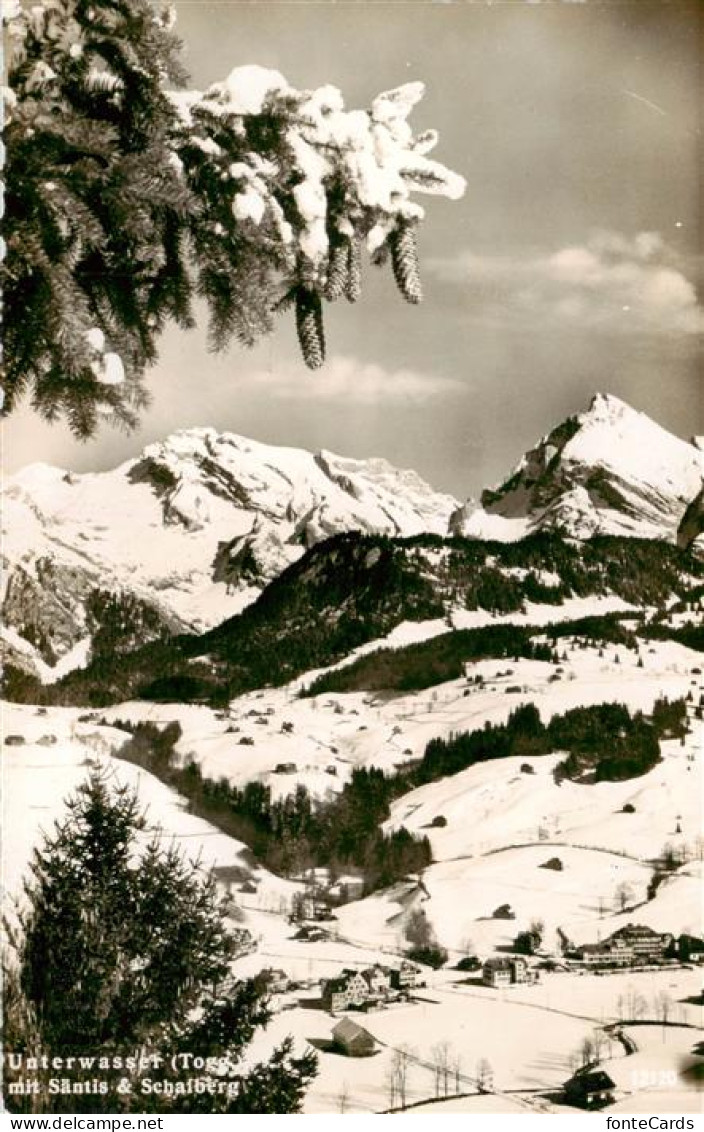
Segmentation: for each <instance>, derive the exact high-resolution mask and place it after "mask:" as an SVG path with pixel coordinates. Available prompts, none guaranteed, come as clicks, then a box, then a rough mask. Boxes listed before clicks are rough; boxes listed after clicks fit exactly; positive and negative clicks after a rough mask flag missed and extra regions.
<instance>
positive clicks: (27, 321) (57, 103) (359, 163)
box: [2, 0, 464, 436]
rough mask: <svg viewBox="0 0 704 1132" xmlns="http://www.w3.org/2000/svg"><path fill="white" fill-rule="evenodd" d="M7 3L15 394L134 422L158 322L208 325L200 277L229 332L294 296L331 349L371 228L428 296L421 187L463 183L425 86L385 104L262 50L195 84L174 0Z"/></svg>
mask: <svg viewBox="0 0 704 1132" xmlns="http://www.w3.org/2000/svg"><path fill="white" fill-rule="evenodd" d="M7 8H8V10H7V13H6V22H7V24H8V28H7V41H8V48H9V50H8V78H9V84H10V89H9V93H8V96H7V100H6V115H5V117H6V128H5V143H6V151H7V161H6V169H5V173H6V185H7V191H6V203H5V220H4V231H5V238H6V246H7V254H6V259H5V262H4V265H3V267H2V284H3V288H4V296H5V320H4V321H5V342H4V347H5V359H4V360H5V411H7V412H9V411H11V410H12V408H13V406H14V405H15V404H16V402H17V400H18V399H19V398H20V397H21V396H22V395H23V394H30V395H31V398H32V403H33V405H34V407H35V409H37V410H38V411H39V412H40V413H41V414H42V415H43V416H45V417H46V418H47V419H49V420H52V419H54V418H56V417H57V416H59V415H61V414H64V415H65V416H66V417H67V419H68V422H69V424H70V426H71V428H72V429H73V431H74V432H75V433H76V434H77V435H79V436H90V435H91V434H92V433H93V432H94V431H95V429H96V427H97V425H98V423H99V419H100V418H101V417H105V418H106V419H108V420H110V421H112V422H117V423H121V424H123V425H126V426H131V425H133V424H134V423H135V422H136V416H137V412H138V410H139V409H140V407H142V406H143V405H144V403H145V393H144V390H143V386H142V378H143V375H144V372H145V369H146V368H147V367H148V366H149V365H150V364H151V363H153V362H154V360H155V358H156V348H157V341H158V337H159V334H160V333H161V331H162V330H163V328H164V326H165V325H166V324H167V322H169V321H170V320H175V321H176V323H178V324H179V325H180V326H182V327H186V328H187V327H190V326H192V325H193V311H192V304H193V299H194V297H195V296H201V297H202V298H204V299H205V300H206V303H207V307H208V310H209V313H210V341H211V345H212V347H213V348H214V349H221V348H223V347H224V346H226V345H227V343H228V342H229V341H230V340H231V338H232V337H233V335H234V336H236V337H237V338H238V339H239V340H240V341H241V342H242V343H243V344H246V345H249V344H252V343H253V342H255V341H256V340H257V338H259V337H260V336H261V335H262V334H265V333H267V332H268V331H270V330H271V329H272V327H273V324H274V317H275V313H276V311H280V310H283V309H285V308H286V307H288V306H290V305H294V306H295V314H296V324H297V329H298V334H299V340H300V344H301V350H302V353H303V356H304V360H305V361H306V364H307V365H308V366H310V367H311V368H317V367H319V366H320V365H322V363H323V361H324V356H325V346H324V336H323V314H322V304H323V301H324V300H327V301H334V300H335V299H338V298H340V297H341V296H342V295H345V296H346V297H347V298H348V299H349V300H350V301H355V300H356V299H357V298H358V297H359V294H360V290H361V245H362V242H364V243H365V244H366V246H367V249H368V251H369V252H370V254H371V255H372V258H373V260H374V262H379V263H380V262H382V261H383V260H384V259H385V258H388V257H389V255H390V256H391V259H392V266H393V271H394V275H395V277H396V280H397V283H398V285H399V288H400V290H401V292H402V293H403V295H404V297H405V298H406V299H408V300H409V301H410V302H413V303H416V302H419V301H420V298H421V292H420V281H419V277H418V265H417V253H416V246H415V228H416V226H417V224H418V221H419V220H420V219H421V218H422V216H423V209H422V208H420V206H419V205H418V204H416V203H415V201H412V200H411V193H413V192H416V191H424V192H430V193H435V194H438V193H439V194H443V195H446V196H449V197H452V198H457V197H458V196H460V195H461V194H462V192H463V191H464V182H463V180H462V178H461V177H458V176H457V175H456V174H453V173H451V172H450V171H449V170H447V169H445V168H444V167H443V166H442V165H440V164H439V163H437V162H435V161H432V160H430V159H429V158H428V157H427V156H426V154H427V153H428V152H429V151H430V150H431V149H432V148H433V146H434V145H435V143H436V140H437V138H436V135H435V133H434V132H433V131H427V132H426V133H424V134H422V135H420V136H419V137H414V136H413V134H412V131H411V129H410V127H409V125H408V123H407V121H406V119H407V117H408V114H409V113H410V111H411V109H412V108H413V106H414V104H415V103H416V102H417V101H418V100H419V99H420V98H421V97H422V94H423V87H422V84H420V83H407V84H406V85H405V86H403V87H399V88H398V89H397V90H393V91H387V92H385V93H383V94H381V95H379V96H378V97H377V98H376V99H374V100H373V102H372V105H371V108H370V110H369V111H364V112H348V111H345V109H344V104H343V101H342V97H341V95H340V93H339V91H337V90H336V89H335V88H334V87H330V86H326V87H322V88H320V89H319V90H315V91H297V90H295V89H293V88H292V87H290V86H289V85H288V84H287V83H286V81H285V80H284V78H283V76H281V75H280V74H278V72H275V71H267V70H265V69H264V68H261V67H255V66H250V67H240V68H237V69H235V70H234V71H233V72H232V73H231V74H230V75H229V76H228V77H227V79H225V80H224V81H223V82H220V83H215V84H213V85H212V86H211V87H210V88H209V89H208V90H206V91H205V92H199V91H184V90H181V89H178V88H180V87H182V86H183V84H184V83H185V78H186V77H185V74H184V72H183V70H182V67H181V64H180V62H179V50H180V44H179V41H178V39H177V38H176V36H175V34H174V31H173V23H174V16H173V13H172V11H169V10H166V11H158V10H157V8H156V7H155V6H154V5H153V3H152V2H151V0H42V2H41V3H40V4H31V5H30V3H29V0H26V6H25V0H22V5H20V3H19V0H10V3H9V5H8V6H7Z"/></svg>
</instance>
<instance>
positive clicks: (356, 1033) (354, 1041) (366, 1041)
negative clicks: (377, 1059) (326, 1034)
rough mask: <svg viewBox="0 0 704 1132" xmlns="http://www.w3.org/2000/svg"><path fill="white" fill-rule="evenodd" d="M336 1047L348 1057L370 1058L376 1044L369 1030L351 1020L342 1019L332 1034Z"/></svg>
mask: <svg viewBox="0 0 704 1132" xmlns="http://www.w3.org/2000/svg"><path fill="white" fill-rule="evenodd" d="M332 1036H333V1041H334V1043H335V1045H336V1046H337V1047H338V1048H339V1049H340V1050H342V1052H343V1053H346V1054H347V1056H348V1057H368V1056H369V1054H371V1053H374V1049H375V1047H376V1042H375V1040H374V1038H373V1036H372V1035H371V1034H370V1033H369V1031H368V1030H365V1029H364V1027H363V1026H360V1025H359V1023H358V1022H354V1021H353V1020H352V1019H351V1018H341V1019H340V1021H339V1022H338V1023H337V1025H336V1026H335V1028H334V1029H333V1032H332Z"/></svg>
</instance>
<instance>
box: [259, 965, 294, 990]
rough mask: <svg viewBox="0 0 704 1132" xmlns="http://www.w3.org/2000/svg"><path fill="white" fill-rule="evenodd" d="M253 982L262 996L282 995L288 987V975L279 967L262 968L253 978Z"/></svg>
mask: <svg viewBox="0 0 704 1132" xmlns="http://www.w3.org/2000/svg"><path fill="white" fill-rule="evenodd" d="M255 982H256V983H257V984H258V986H259V987H261V989H262V991H263V992H264V994H284V993H285V992H286V991H287V990H288V989H289V986H290V980H289V977H288V975H287V974H286V972H285V971H282V970H281V968H280V967H264V969H263V970H261V971H260V972H259V974H258V975H257V976H256V977H255Z"/></svg>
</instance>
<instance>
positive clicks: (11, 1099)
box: [4, 772, 315, 1113]
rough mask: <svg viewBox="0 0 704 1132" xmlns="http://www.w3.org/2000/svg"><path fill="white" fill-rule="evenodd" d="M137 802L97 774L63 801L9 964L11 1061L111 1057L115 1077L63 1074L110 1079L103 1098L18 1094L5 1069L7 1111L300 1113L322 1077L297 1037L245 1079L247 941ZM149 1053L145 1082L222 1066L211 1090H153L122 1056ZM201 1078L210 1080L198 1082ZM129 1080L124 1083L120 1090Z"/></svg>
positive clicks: (208, 885)
mask: <svg viewBox="0 0 704 1132" xmlns="http://www.w3.org/2000/svg"><path fill="white" fill-rule="evenodd" d="M144 829H145V821H144V816H143V814H142V813H141V812H140V808H139V804H138V801H137V798H136V795H135V793H134V792H133V791H131V790H130V789H128V788H118V787H111V786H110V785H109V783H108V782H107V781H106V778H105V777H104V776H103V775H101V774H100V773H97V772H96V773H94V774H93V775H92V776H91V778H90V779H89V780H88V782H87V783H85V784H84V785H83V786H82V787H80V788H79V790H78V792H77V794H76V795H75V796H74V797H73V798H72V799H71V800H70V801H69V803H68V817H67V818H66V820H65V821H64V822H63V823H62V824H59V825H57V827H56V829H55V832H54V833H53V835H51V836H47V837H45V840H44V844H43V845H42V847H41V848H40V849H38V850H36V851H35V854H34V858H33V861H32V865H31V878H30V880H29V881H28V882H27V884H26V886H25V899H24V901H23V902H22V904H21V906H20V909H19V911H18V917H17V922H15V923H14V924H13V925H9V938H10V941H11V947H10V950H9V953H8V955H7V956H6V957H5V960H4V968H5V970H4V976H5V977H4V983H5V1001H4V1016H5V1017H4V1048H5V1052H6V1053H10V1052H12V1053H22V1054H25V1055H28V1054H36V1053H43V1054H46V1055H48V1057H49V1058H51V1057H52V1056H59V1057H61V1058H66V1057H70V1056H76V1057H80V1056H88V1057H105V1058H108V1059H110V1064H109V1067H108V1068H103V1069H102V1070H101V1072H100V1073H96V1070H95V1068H94V1067H91V1068H89V1069H81V1070H80V1071H77V1070H74V1071H72V1072H69V1073H66V1074H63V1073H61V1074H59V1076H66V1077H68V1078H69V1079H70V1080H71V1081H72V1082H74V1083H81V1082H82V1083H84V1084H85V1083H86V1082H89V1081H90V1080H91V1079H92V1078H94V1077H96V1076H98V1077H100V1078H102V1079H103V1080H104V1081H106V1082H107V1086H108V1091H107V1093H106V1094H104V1095H96V1094H95V1093H94V1092H87V1093H85V1094H83V1093H78V1094H74V1093H72V1094H70V1095H61V1094H58V1095H53V1094H50V1092H49V1091H48V1089H46V1085H47V1080H46V1078H47V1077H48V1076H49V1075H51V1076H56V1074H55V1073H47V1074H45V1075H44V1078H43V1084H44V1086H45V1088H44V1090H43V1091H42V1092H40V1093H39V1095H34V1096H33V1095H28V1096H27V1095H25V1096H23V1095H21V1094H20V1095H15V1094H14V1093H13V1092H12V1091H11V1086H12V1084H13V1081H16V1080H17V1079H18V1078H21V1077H23V1076H25V1077H26V1075H27V1074H26V1071H25V1070H23V1069H19V1070H17V1071H15V1070H13V1069H12V1068H10V1069H8V1068H7V1067H6V1070H5V1090H6V1098H5V1099H6V1103H7V1106H8V1107H9V1108H10V1109H11V1110H13V1111H30V1112H31V1111H35V1112H75V1111H89V1112H95V1111H107V1112H120V1111H173V1112H197V1111H208V1112H244V1111H248V1112H256V1113H260V1112H294V1111H297V1110H298V1108H299V1107H300V1103H301V1099H302V1096H303V1092H304V1090H305V1087H306V1085H307V1083H308V1082H309V1081H310V1080H311V1078H312V1076H313V1075H314V1072H315V1058H314V1056H312V1055H310V1054H305V1055H304V1056H302V1057H296V1056H294V1053H293V1050H292V1046H291V1043H290V1042H285V1043H284V1044H283V1045H281V1046H280V1047H279V1048H278V1049H277V1050H276V1051H275V1052H274V1054H273V1056H272V1057H271V1058H270V1060H269V1061H267V1062H264V1063H262V1064H260V1065H258V1066H256V1067H255V1069H254V1070H253V1071H251V1072H243V1071H241V1070H240V1071H238V1062H239V1061H240V1060H241V1058H242V1055H243V1053H244V1052H245V1050H246V1047H247V1046H248V1044H249V1043H250V1041H251V1038H252V1035H253V1034H254V1032H255V1030H256V1029H257V1027H259V1026H261V1025H264V1024H265V1023H266V1022H267V1021H268V1018H269V1014H268V1011H267V1007H266V1003H265V1001H263V1000H261V999H260V997H259V992H258V991H257V989H256V987H255V986H254V984H253V983H252V982H238V981H236V980H234V979H233V977H232V976H231V973H230V965H231V963H232V961H233V959H235V958H236V957H237V955H238V953H241V951H242V947H243V942H244V938H245V934H246V933H244V934H243V932H242V930H241V929H234V928H231V927H230V926H229V925H228V923H227V921H226V920H225V918H224V908H223V906H222V905H221V904H220V903H219V902H218V899H217V893H216V888H215V881H214V878H213V876H212V875H205V874H204V873H203V872H202V871H201V870H200V869H199V867H198V865H197V864H194V863H188V862H187V861H185V860H184V859H183V858H182V857H181V856H180V854H179V853H178V851H177V850H176V849H175V848H173V847H171V848H163V847H162V846H161V845H160V844H159V842H158V841H157V840H154V839H152V840H151V841H149V842H148V843H147V844H146V846H143V847H142V848H141V849H140V836H141V835H142V834H143V832H144ZM138 1051H143V1052H145V1053H148V1054H151V1055H155V1054H156V1055H160V1056H161V1057H162V1058H163V1063H162V1066H161V1068H159V1070H158V1071H157V1072H149V1073H147V1074H146V1075H147V1076H152V1077H157V1078H169V1079H170V1080H171V1083H172V1085H174V1086H177V1085H178V1083H179V1080H180V1079H182V1078H188V1077H191V1078H192V1077H194V1076H195V1077H197V1076H199V1074H198V1073H197V1072H194V1071H193V1070H192V1069H190V1070H189V1069H188V1065H187V1063H185V1062H184V1063H183V1064H179V1063H177V1064H176V1065H174V1064H172V1059H173V1058H174V1056H175V1055H178V1054H179V1053H184V1054H186V1053H187V1054H191V1055H197V1056H199V1057H203V1058H206V1057H208V1058H215V1059H218V1065H219V1069H218V1071H217V1076H216V1078H215V1079H216V1080H217V1081H219V1082H220V1083H221V1086H224V1087H221V1090H220V1091H219V1092H216V1093H215V1094H213V1093H212V1092H210V1091H208V1092H205V1093H201V1094H198V1093H195V1094H188V1093H185V1094H182V1093H180V1092H179V1091H178V1090H176V1091H175V1092H174V1094H173V1095H159V1094H153V1095H149V1094H147V1095H145V1094H144V1093H143V1091H142V1084H141V1082H142V1080H143V1078H144V1077H145V1071H144V1068H143V1067H142V1068H141V1069H140V1067H138V1066H137V1067H132V1068H131V1069H129V1070H128V1069H126V1068H125V1065H124V1064H123V1065H122V1066H120V1065H119V1063H117V1062H115V1061H114V1059H116V1058H120V1057H123V1058H126V1057H130V1056H134V1054H135V1052H138ZM200 1076H203V1074H200ZM121 1082H123V1083H124V1082H127V1087H126V1088H125V1087H118V1086H120V1083H121Z"/></svg>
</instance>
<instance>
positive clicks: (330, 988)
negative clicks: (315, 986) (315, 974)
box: [320, 969, 370, 1014]
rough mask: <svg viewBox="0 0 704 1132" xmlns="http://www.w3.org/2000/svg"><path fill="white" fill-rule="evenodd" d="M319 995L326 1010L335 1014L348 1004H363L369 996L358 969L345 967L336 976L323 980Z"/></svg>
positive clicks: (366, 985) (367, 988) (344, 1008)
mask: <svg viewBox="0 0 704 1132" xmlns="http://www.w3.org/2000/svg"><path fill="white" fill-rule="evenodd" d="M320 997H321V999H322V1001H323V1005H324V1006H325V1008H326V1010H329V1011H330V1013H331V1014H336V1013H337V1011H338V1010H347V1009H348V1008H349V1007H350V1006H363V1005H364V1003H365V1002H366V1001H367V1000H368V999H369V997H370V994H369V984H368V982H367V980H366V979H365V978H364V976H363V975H362V973H361V972H360V971H350V970H348V969H345V970H344V971H343V972H342V974H341V975H339V976H338V977H337V978H335V979H325V980H324V982H323V983H322V984H321V996H320Z"/></svg>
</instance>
